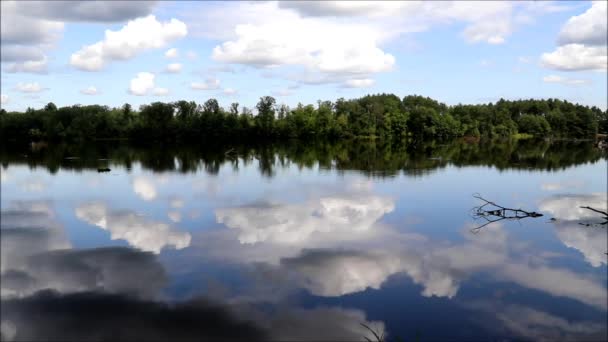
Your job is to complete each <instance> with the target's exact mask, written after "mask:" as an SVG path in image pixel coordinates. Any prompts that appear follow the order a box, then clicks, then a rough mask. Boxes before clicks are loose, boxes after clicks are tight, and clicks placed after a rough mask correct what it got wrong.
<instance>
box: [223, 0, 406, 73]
mask: <svg viewBox="0 0 608 342" xmlns="http://www.w3.org/2000/svg"><path fill="white" fill-rule="evenodd" d="M260 6H261V7H259V8H263V10H267V11H272V12H279V13H280V14H281V16H280V17H277V18H275V19H273V20H271V21H264V22H260V23H256V24H239V25H236V27H235V31H234V32H235V33H236V37H235V38H234V39H233V40H229V41H226V42H224V43H222V44H221V45H218V46H216V47H215V48H214V49H213V54H212V57H213V58H214V59H215V60H217V61H222V62H228V63H235V64H245V65H251V66H256V67H273V66H281V65H299V66H303V67H305V68H306V69H307V70H308V71H312V72H321V73H337V74H352V73H354V74H362V73H376V72H383V71H388V70H391V69H392V67H393V65H394V63H395V58H394V57H393V56H392V55H391V54H388V53H385V52H384V51H382V50H381V49H380V48H379V47H378V43H379V40H380V39H381V36H382V31H380V30H378V29H375V28H372V27H369V26H365V25H355V24H339V23H336V22H332V21H329V20H320V19H317V18H301V17H300V16H298V15H297V14H296V13H293V12H290V11H286V10H280V9H278V8H277V7H276V6H277V5H276V4H264V5H263V6H262V5H260Z"/></svg>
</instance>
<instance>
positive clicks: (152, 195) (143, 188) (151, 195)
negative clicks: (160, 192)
mask: <svg viewBox="0 0 608 342" xmlns="http://www.w3.org/2000/svg"><path fill="white" fill-rule="evenodd" d="M133 191H134V192H135V193H136V194H137V195H138V196H139V197H140V198H141V199H143V200H144V201H152V200H154V199H156V186H154V182H152V180H150V179H149V178H147V177H142V176H136V177H135V179H134V180H133Z"/></svg>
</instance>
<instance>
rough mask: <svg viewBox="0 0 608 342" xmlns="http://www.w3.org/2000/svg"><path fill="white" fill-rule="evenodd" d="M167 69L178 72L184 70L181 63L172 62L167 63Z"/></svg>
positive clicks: (170, 71) (173, 72) (174, 72)
mask: <svg viewBox="0 0 608 342" xmlns="http://www.w3.org/2000/svg"><path fill="white" fill-rule="evenodd" d="M165 70H166V71H167V72H169V73H172V74H177V73H179V72H181V71H182V65H181V64H180V63H171V64H168V65H167V68H166V69H165Z"/></svg>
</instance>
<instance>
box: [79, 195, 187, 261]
mask: <svg viewBox="0 0 608 342" xmlns="http://www.w3.org/2000/svg"><path fill="white" fill-rule="evenodd" d="M76 217H78V218H79V219H81V220H84V221H86V222H88V223H89V224H92V225H95V226H97V227H99V228H102V229H105V230H107V231H109V232H110V233H111V238H112V240H115V239H123V240H126V241H127V242H128V243H129V244H130V245H131V246H133V247H137V248H139V249H141V250H144V251H149V252H153V253H156V254H158V253H160V251H161V249H162V248H164V247H166V246H173V247H175V248H176V249H182V248H185V247H188V246H189V245H190V239H191V236H190V234H189V233H186V232H181V231H176V230H174V229H173V228H172V227H171V226H169V225H168V224H166V223H162V222H155V221H150V220H148V219H146V218H145V217H143V216H141V215H138V214H135V213H133V212H128V211H120V212H118V211H116V212H113V211H110V210H108V209H107V207H106V206H105V205H104V204H101V203H90V204H85V205H81V206H79V207H78V208H76Z"/></svg>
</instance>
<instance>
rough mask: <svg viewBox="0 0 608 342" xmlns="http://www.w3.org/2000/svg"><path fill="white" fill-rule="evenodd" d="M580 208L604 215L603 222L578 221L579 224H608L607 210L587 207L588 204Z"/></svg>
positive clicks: (587, 225)
mask: <svg viewBox="0 0 608 342" xmlns="http://www.w3.org/2000/svg"><path fill="white" fill-rule="evenodd" d="M581 208H583V209H588V210H591V211H593V212H596V213H598V214H602V215H603V216H604V217H603V219H604V222H600V223H582V222H581V223H579V224H580V225H582V226H586V227H589V226H592V225H598V226H605V225H608V212H605V211H602V210H598V209H595V208H592V207H589V206H581Z"/></svg>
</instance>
